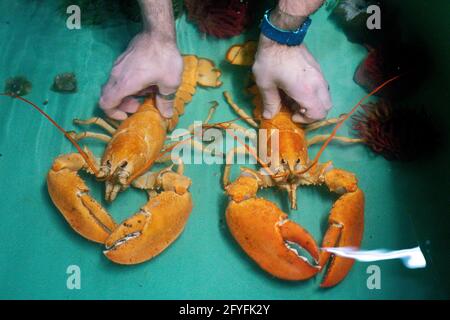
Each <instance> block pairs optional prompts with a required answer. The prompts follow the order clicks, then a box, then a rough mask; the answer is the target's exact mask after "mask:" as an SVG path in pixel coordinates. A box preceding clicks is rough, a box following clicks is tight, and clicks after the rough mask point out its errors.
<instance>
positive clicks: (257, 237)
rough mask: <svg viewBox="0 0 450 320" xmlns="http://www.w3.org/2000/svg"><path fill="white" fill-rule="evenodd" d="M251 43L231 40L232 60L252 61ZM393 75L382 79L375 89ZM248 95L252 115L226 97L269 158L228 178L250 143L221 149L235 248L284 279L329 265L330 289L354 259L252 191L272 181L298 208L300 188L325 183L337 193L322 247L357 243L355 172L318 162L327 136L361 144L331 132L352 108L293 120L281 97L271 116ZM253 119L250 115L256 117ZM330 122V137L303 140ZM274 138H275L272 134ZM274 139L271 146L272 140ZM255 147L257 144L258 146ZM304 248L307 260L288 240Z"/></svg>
mask: <svg viewBox="0 0 450 320" xmlns="http://www.w3.org/2000/svg"><path fill="white" fill-rule="evenodd" d="M255 48H256V46H255V45H252V44H251V43H246V44H244V45H237V46H234V47H232V48H230V50H229V51H228V53H227V60H228V61H229V62H231V63H232V64H237V65H251V64H252V55H253V54H254V49H255ZM390 81H393V80H392V79H391V80H389V81H387V82H386V83H384V84H383V85H382V86H380V87H379V88H378V89H381V88H382V87H383V86H385V85H386V84H387V83H389V82H390ZM249 91H250V92H251V93H252V94H253V95H254V98H253V104H254V105H255V109H254V112H253V117H252V116H250V115H248V114H246V113H245V111H244V110H242V109H241V108H240V107H239V106H237V105H236V104H235V103H234V102H233V100H232V98H231V95H230V94H229V93H228V92H225V93H224V95H225V98H226V100H227V102H228V103H229V105H230V106H231V107H232V108H233V109H234V110H235V112H236V113H237V114H238V115H239V116H240V117H241V118H242V119H243V120H245V121H246V122H247V123H248V124H249V125H250V126H252V127H255V128H257V129H258V130H260V129H265V130H266V132H267V138H266V139H265V140H266V141H265V142H264V143H265V144H266V146H265V147H266V148H267V149H266V150H268V152H267V153H268V157H269V160H268V161H265V162H264V161H262V160H261V159H258V162H259V163H260V164H261V165H262V168H261V169H260V170H259V171H256V170H252V169H250V168H241V174H240V176H239V177H238V178H237V179H235V180H234V181H233V182H231V181H230V170H231V163H232V160H233V159H234V156H235V154H236V153H241V152H248V151H252V152H251V154H252V155H257V154H259V153H258V152H256V151H254V150H251V147H249V146H241V147H238V148H235V149H233V150H231V151H230V152H229V153H228V155H227V164H226V166H225V171H224V176H223V183H224V188H225V192H226V194H227V195H228V196H229V198H230V202H229V204H228V207H227V209H226V221H227V224H228V227H229V229H230V232H231V234H232V235H233V237H234V238H235V240H236V241H237V242H238V243H239V245H240V246H241V247H242V249H243V250H244V251H245V252H246V253H247V254H248V255H249V256H250V257H251V258H252V259H253V260H254V261H255V262H256V263H257V264H258V265H259V266H260V267H261V268H262V269H264V270H265V271H267V272H268V273H270V274H272V275H273V276H275V277H277V278H280V279H284V280H305V279H308V278H311V277H313V276H314V275H316V274H317V273H318V272H320V271H321V270H322V269H325V267H326V265H328V268H327V271H326V273H325V276H324V278H323V280H322V283H321V286H322V287H331V286H334V285H336V284H338V283H339V282H340V281H342V280H343V279H344V278H345V277H346V275H347V274H348V272H349V271H350V269H351V267H352V265H353V263H354V260H352V259H348V258H342V257H336V256H332V255H331V254H330V253H328V252H326V251H322V250H320V249H319V247H318V246H317V244H316V242H315V240H314V238H313V237H312V236H311V235H310V234H309V233H308V232H307V231H306V230H305V229H303V228H302V227H301V226H300V225H298V224H297V223H295V222H293V221H292V220H289V219H288V216H287V214H286V213H284V212H282V210H281V209H279V208H278V207H277V206H276V205H275V204H274V203H272V202H270V201H268V200H265V199H263V198H259V197H257V192H258V190H259V189H261V188H269V187H277V188H280V189H282V190H285V191H287V194H288V195H289V200H290V203H291V207H292V208H293V209H295V208H296V207H297V204H296V202H297V200H296V191H297V188H298V187H299V186H307V185H315V186H319V185H325V186H326V187H328V189H329V190H330V191H331V192H334V193H337V194H339V195H340V197H339V198H338V200H337V201H336V202H335V203H334V205H333V207H332V209H331V212H330V215H329V218H328V229H327V231H326V233H325V236H324V238H323V240H322V248H326V247H355V248H358V247H359V246H360V245H361V241H362V237H363V230H364V193H363V191H362V190H361V189H360V188H359V187H358V183H357V179H356V177H355V175H354V174H353V173H351V172H349V171H345V170H342V169H338V168H335V167H334V166H333V164H332V162H331V161H328V162H326V163H319V162H318V160H319V157H320V155H321V153H322V152H323V150H324V148H325V147H326V146H327V145H328V143H329V142H330V141H331V140H335V141H339V142H342V143H357V142H362V140H361V139H351V138H347V137H341V136H336V131H337V129H338V128H339V126H340V125H342V123H343V122H344V121H345V120H346V119H348V117H349V116H350V114H351V113H353V112H354V110H356V108H357V107H358V106H359V105H360V103H361V102H360V103H359V104H358V105H356V106H355V107H354V108H353V110H352V111H351V112H350V113H349V114H347V115H342V116H341V117H339V118H334V119H327V120H324V121H319V122H316V123H312V124H309V125H300V124H297V123H294V122H293V121H292V111H291V110H290V108H289V107H287V106H286V104H285V103H284V102H282V107H281V110H280V112H279V113H278V114H277V115H276V116H275V117H273V118H272V119H270V120H268V119H264V118H263V117H262V111H263V110H262V108H263V104H262V99H261V96H260V94H259V92H258V89H257V87H256V86H253V87H251V88H250V90H249ZM255 120H256V121H255ZM333 124H336V127H335V129H334V130H333V132H332V133H331V134H330V135H316V136H314V137H311V138H308V137H307V133H310V132H312V131H314V130H316V129H319V128H322V127H325V126H329V125H333ZM276 136H278V138H277V137H276ZM272 139H277V140H278V144H275V146H276V147H275V148H274V147H273V145H272V142H271V140H272ZM319 143H323V146H322V148H321V150H320V151H319V153H318V154H317V155H316V157H315V159H314V160H311V159H310V158H309V156H308V147H309V146H311V145H314V144H319ZM259 148H261V145H259ZM293 243H294V244H296V245H298V246H300V247H301V248H303V249H305V250H306V251H307V252H308V253H309V254H310V256H311V257H312V260H313V261H309V260H308V259H306V258H305V257H304V256H302V255H301V254H300V253H299V252H297V250H296V249H295V248H294V247H293V246H292V244H293Z"/></svg>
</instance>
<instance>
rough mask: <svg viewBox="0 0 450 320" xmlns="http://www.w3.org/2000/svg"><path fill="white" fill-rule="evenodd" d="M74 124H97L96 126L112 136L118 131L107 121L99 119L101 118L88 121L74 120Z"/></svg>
mask: <svg viewBox="0 0 450 320" xmlns="http://www.w3.org/2000/svg"><path fill="white" fill-rule="evenodd" d="M73 123H75V124H78V125H91V124H95V125H97V126H99V127H100V128H102V129H104V130H106V132H108V133H109V134H111V135H112V134H114V133H115V132H116V129H115V128H114V127H113V126H111V125H110V124H109V123H108V122H106V121H105V120H103V119H102V118H99V117H94V118H89V119H86V120H80V119H74V120H73Z"/></svg>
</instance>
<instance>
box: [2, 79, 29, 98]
mask: <svg viewBox="0 0 450 320" xmlns="http://www.w3.org/2000/svg"><path fill="white" fill-rule="evenodd" d="M31 88H32V85H31V82H30V81H28V79H27V78H25V77H23V76H18V77H12V78H9V79H7V80H6V81H5V93H7V94H11V95H15V96H24V95H27V94H28V93H30V91H31Z"/></svg>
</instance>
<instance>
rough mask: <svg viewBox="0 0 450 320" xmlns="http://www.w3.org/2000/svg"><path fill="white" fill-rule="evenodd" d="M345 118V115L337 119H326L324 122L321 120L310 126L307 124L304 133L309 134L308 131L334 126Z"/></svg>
mask: <svg viewBox="0 0 450 320" xmlns="http://www.w3.org/2000/svg"><path fill="white" fill-rule="evenodd" d="M344 117H345V114H343V115H341V116H340V117H339V118H330V119H326V120H322V121H317V122H314V123H311V124H308V125H306V126H305V132H310V131H314V130H317V129H320V128H323V127H326V126H330V125H332V124H336V123H338V122H339V121H342V120H343V119H344Z"/></svg>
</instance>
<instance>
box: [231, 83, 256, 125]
mask: <svg viewBox="0 0 450 320" xmlns="http://www.w3.org/2000/svg"><path fill="white" fill-rule="evenodd" d="M223 95H224V97H225V100H226V101H227V102H228V104H229V105H230V107H231V108H232V109H233V110H234V111H235V112H236V113H237V114H238V115H239V116H240V117H241V118H242V120H244V121H245V122H247V123H248V124H249V125H251V126H252V127H254V128H258V127H259V126H258V124H257V123H256V122H255V120H253V117H252V116H250V115H249V114H248V113H247V112H245V111H244V110H243V109H242V108H241V107H239V106H238V105H237V104H236V103H235V102H234V101H233V99H232V98H231V95H230V93H229V92H227V91H225V92H224V93H223Z"/></svg>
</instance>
